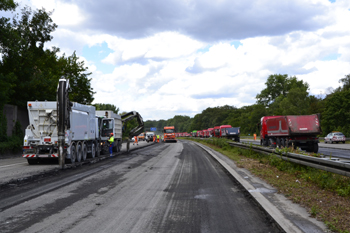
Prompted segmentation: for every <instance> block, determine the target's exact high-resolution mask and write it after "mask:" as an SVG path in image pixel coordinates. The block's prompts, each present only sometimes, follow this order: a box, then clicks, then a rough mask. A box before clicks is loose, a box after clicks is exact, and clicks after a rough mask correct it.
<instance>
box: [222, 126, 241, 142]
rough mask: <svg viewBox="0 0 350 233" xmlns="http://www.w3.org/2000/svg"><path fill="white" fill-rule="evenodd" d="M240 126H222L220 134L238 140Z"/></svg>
mask: <svg viewBox="0 0 350 233" xmlns="http://www.w3.org/2000/svg"><path fill="white" fill-rule="evenodd" d="M239 135H240V127H231V128H223V129H222V130H221V136H222V137H225V138H228V139H231V140H234V141H235V142H240V136H239Z"/></svg>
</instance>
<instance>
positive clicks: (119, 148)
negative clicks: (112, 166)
mask: <svg viewBox="0 0 350 233" xmlns="http://www.w3.org/2000/svg"><path fill="white" fill-rule="evenodd" d="M122 146H123V144H122V141H119V142H118V152H120V151H122Z"/></svg>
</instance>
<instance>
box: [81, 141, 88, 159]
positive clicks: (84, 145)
mask: <svg viewBox="0 0 350 233" xmlns="http://www.w3.org/2000/svg"><path fill="white" fill-rule="evenodd" d="M86 157H87V147H86V144H85V143H83V148H82V160H83V161H85V160H86Z"/></svg>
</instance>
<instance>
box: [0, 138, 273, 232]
mask: <svg viewBox="0 0 350 233" xmlns="http://www.w3.org/2000/svg"><path fill="white" fill-rule="evenodd" d="M33 190H36V191H38V192H40V191H41V192H42V193H40V195H39V194H38V195H37V196H35V194H33V193H35V192H33ZM45 190H47V191H45ZM29 194H30V195H32V197H31V198H30V199H28V200H27V201H25V197H26V195H28V196H30V195H29ZM28 196H27V197H28ZM248 196H249V195H247V194H246V192H244V191H243V190H242V188H241V186H240V185H238V184H236V183H235V181H233V180H232V179H231V178H229V176H228V175H227V174H226V173H225V172H224V171H223V169H222V168H221V166H219V165H218V163H217V162H215V161H214V160H213V159H212V158H211V157H210V156H209V155H208V154H207V153H205V152H204V151H203V150H202V149H200V148H199V147H197V146H195V145H193V144H192V143H191V142H178V143H171V144H165V143H160V144H156V145H153V146H150V147H146V148H142V149H139V150H137V151H132V152H131V153H130V154H129V155H120V156H117V157H114V158H111V159H106V160H104V161H100V162H98V163H96V164H91V165H88V166H82V167H80V168H73V169H68V170H66V171H61V172H59V173H58V174H57V175H56V176H51V177H49V178H47V179H45V180H38V181H37V182H33V183H29V184H25V185H23V186H17V187H15V188H8V187H7V188H6V190H1V191H0V229H1V232H21V231H23V232H279V230H277V229H276V228H274V227H273V224H272V223H271V222H270V221H269V220H268V218H267V217H266V216H265V214H264V213H263V212H262V211H260V209H259V208H258V207H257V206H256V205H255V204H253V203H254V202H253V201H252V200H251V199H250V198H249V197H248ZM9 200H11V201H12V202H10V201H9ZM16 200H23V201H18V203H15V202H16ZM10 203H12V204H10Z"/></svg>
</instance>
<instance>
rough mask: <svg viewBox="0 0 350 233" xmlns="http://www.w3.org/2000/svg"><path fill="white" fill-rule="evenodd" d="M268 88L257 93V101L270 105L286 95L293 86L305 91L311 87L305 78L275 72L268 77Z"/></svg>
mask: <svg viewBox="0 0 350 233" xmlns="http://www.w3.org/2000/svg"><path fill="white" fill-rule="evenodd" d="M265 84H266V88H265V89H263V90H262V91H261V92H260V94H257V95H256V99H257V103H258V104H263V105H265V106H268V105H270V104H272V103H273V102H274V101H275V100H276V99H277V98H278V97H279V96H284V97H286V96H287V94H288V93H289V91H290V90H291V89H292V88H301V89H302V90H304V91H307V90H308V89H309V84H308V83H306V82H305V83H304V81H303V80H298V79H297V78H296V77H295V76H294V77H289V78H288V75H287V74H284V75H281V74H273V75H270V76H269V77H268V78H267V81H266V83H265Z"/></svg>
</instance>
